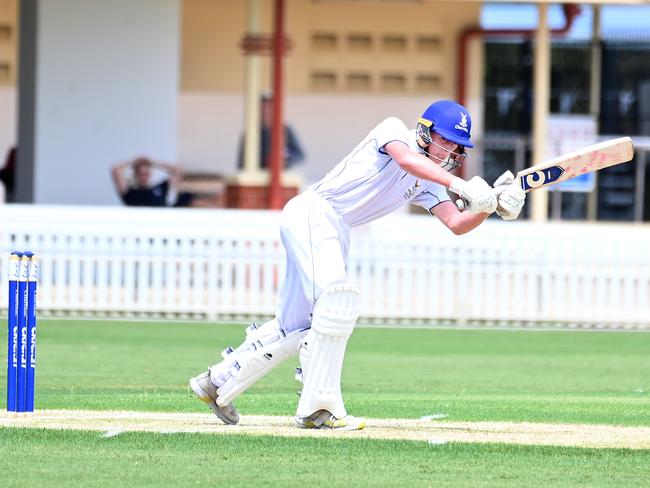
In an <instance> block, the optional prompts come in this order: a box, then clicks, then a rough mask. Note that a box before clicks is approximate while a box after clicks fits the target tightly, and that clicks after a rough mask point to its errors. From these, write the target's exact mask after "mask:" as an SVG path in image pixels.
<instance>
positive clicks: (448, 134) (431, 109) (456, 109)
mask: <svg viewBox="0 0 650 488" xmlns="http://www.w3.org/2000/svg"><path fill="white" fill-rule="evenodd" d="M431 131H433V132H436V133H437V134H440V135H441V136H442V137H444V138H445V139H447V140H448V141H452V142H455V143H456V144H458V145H460V146H463V147H474V145H473V144H472V143H471V141H470V134H471V131H472V119H471V117H470V116H469V112H468V111H467V109H466V108H465V107H463V106H462V105H460V104H458V103H456V102H452V101H451V100H440V101H439V102H435V103H432V104H431V105H429V106H428V107H427V109H426V110H425V111H424V113H423V114H422V117H420V119H419V120H418V131H417V132H418V135H419V136H420V137H421V138H422V140H423V142H424V143H425V144H426V145H429V144H431ZM427 138H428V140H427Z"/></svg>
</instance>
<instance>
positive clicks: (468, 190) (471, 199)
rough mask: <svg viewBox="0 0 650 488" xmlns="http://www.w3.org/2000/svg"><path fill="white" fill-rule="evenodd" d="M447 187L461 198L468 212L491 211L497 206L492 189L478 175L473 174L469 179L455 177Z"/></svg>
mask: <svg viewBox="0 0 650 488" xmlns="http://www.w3.org/2000/svg"><path fill="white" fill-rule="evenodd" d="M449 189H450V190H451V191H453V192H454V193H456V194H457V195H458V196H460V197H461V198H462V199H463V201H464V207H465V208H467V209H469V211H470V213H473V214H478V213H492V212H494V211H495V210H496V208H497V196H496V195H495V192H494V190H493V189H492V187H491V186H490V185H488V184H487V182H486V181H485V180H484V179H483V178H481V177H480V176H474V177H473V178H472V179H471V180H469V181H465V180H463V179H461V178H458V177H455V178H454V179H453V180H452V182H451V185H449ZM457 205H458V204H457ZM459 208H460V205H459Z"/></svg>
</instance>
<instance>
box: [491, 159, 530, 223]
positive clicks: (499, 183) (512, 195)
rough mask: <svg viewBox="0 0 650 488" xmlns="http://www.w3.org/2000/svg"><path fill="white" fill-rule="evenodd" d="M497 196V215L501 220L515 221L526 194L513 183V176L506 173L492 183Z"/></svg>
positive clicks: (508, 172) (509, 172) (510, 173)
mask: <svg viewBox="0 0 650 488" xmlns="http://www.w3.org/2000/svg"><path fill="white" fill-rule="evenodd" d="M494 191H495V193H496V194H497V210H496V212H497V215H498V216H499V217H501V218H502V219H503V220H515V219H516V218H517V217H519V214H520V213H521V209H522V208H523V206H524V203H525V201H526V193H525V192H524V190H522V189H521V188H520V187H519V185H517V184H516V183H515V175H513V174H512V172H511V171H506V172H505V173H503V174H502V175H501V176H499V177H498V178H497V179H496V181H495V182H494Z"/></svg>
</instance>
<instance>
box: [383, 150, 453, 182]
mask: <svg viewBox="0 0 650 488" xmlns="http://www.w3.org/2000/svg"><path fill="white" fill-rule="evenodd" d="M384 148H385V149H386V152H387V153H388V154H389V155H390V156H391V157H392V158H393V160H394V161H395V162H396V163H397V164H398V165H399V167H400V168H402V169H403V170H404V171H406V172H407V173H409V174H411V175H413V176H415V177H417V178H422V179H423V180H427V181H433V182H435V183H438V184H440V185H444V186H445V187H446V188H449V185H451V183H452V181H453V180H454V178H456V177H455V176H453V175H452V174H450V173H448V172H447V171H446V170H444V169H442V168H441V167H440V166H438V165H437V164H433V163H432V162H431V160H429V159H428V158H426V157H425V156H423V155H422V154H418V153H416V152H415V151H413V150H411V149H409V148H408V147H407V146H406V145H405V144H404V143H402V142H399V141H392V142H389V143H388V144H386V146H384Z"/></svg>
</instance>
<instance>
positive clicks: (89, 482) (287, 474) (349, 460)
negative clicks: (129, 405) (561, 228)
mask: <svg viewBox="0 0 650 488" xmlns="http://www.w3.org/2000/svg"><path fill="white" fill-rule="evenodd" d="M0 450H1V451H2V452H3V453H5V454H3V457H2V459H1V460H0V467H2V471H3V479H4V480H8V484H7V483H3V486H5V487H7V488H11V487H24V486H86V487H92V486H131V487H133V486H138V487H146V486H195V485H203V486H227V487H232V486H409V487H413V486H454V487H458V486H471V487H481V486H499V487H504V486H505V487H508V486H512V487H515V486H517V487H519V486H563V487H572V486H592V487H597V486H603V487H611V486H625V487H633V486H648V484H650V470H648V463H649V462H650V451H628V450H624V449H576V448H553V447H538V446H508V445H490V444H488V445H472V444H446V445H437V446H436V445H429V444H427V443H424V442H408V441H369V440H360V439H352V440H346V439H290V438H276V437H268V436H267V437H261V436H260V437H252V436H241V435H225V436H224V435H202V434H164V435H162V434H136V433H125V434H122V435H119V436H117V437H111V438H103V437H101V434H99V433H96V432H79V431H67V432H57V431H44V430H19V429H5V431H4V432H2V435H1V436H0ZM35 460H37V461H36V462H35ZM89 473H92V475H89Z"/></svg>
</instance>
